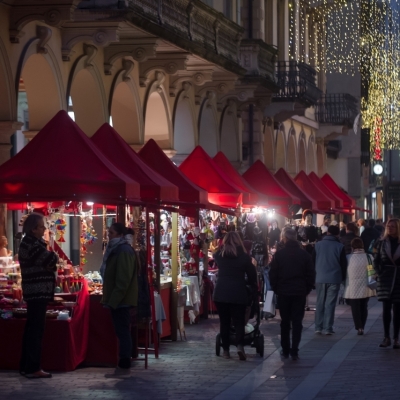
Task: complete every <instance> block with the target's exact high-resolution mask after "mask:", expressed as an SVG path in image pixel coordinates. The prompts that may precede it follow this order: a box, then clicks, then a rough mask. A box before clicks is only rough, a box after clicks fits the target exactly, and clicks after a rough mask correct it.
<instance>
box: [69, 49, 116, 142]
mask: <svg viewBox="0 0 400 400" xmlns="http://www.w3.org/2000/svg"><path fill="white" fill-rule="evenodd" d="M83 51H84V53H85V54H83V55H81V56H80V57H78V58H77V60H76V61H75V63H74V65H73V67H72V69H71V73H70V76H69V80H68V87H67V101H68V104H69V110H70V109H71V108H70V107H72V109H73V115H74V119H75V122H76V123H77V124H78V125H79V127H80V128H81V129H82V130H83V131H84V132H85V133H86V135H88V136H89V137H90V136H92V135H93V134H94V133H95V132H96V131H97V129H99V128H100V126H101V125H102V124H104V123H105V122H108V121H109V115H108V110H107V101H106V93H105V90H104V86H103V82H102V79H101V74H100V71H99V69H98V68H97V67H96V65H95V63H92V60H93V58H94V57H95V56H96V53H97V49H96V47H95V46H92V45H86V44H83ZM70 115H71V114H70Z"/></svg>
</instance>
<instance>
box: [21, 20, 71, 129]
mask: <svg viewBox="0 0 400 400" xmlns="http://www.w3.org/2000/svg"><path fill="white" fill-rule="evenodd" d="M42 28H46V27H42ZM47 29H49V28H47ZM38 41H39V39H38V38H33V39H31V40H30V41H28V43H27V44H26V45H25V47H24V49H23V51H22V53H21V56H20V59H19V62H18V67H17V73H16V77H15V79H16V80H15V92H16V93H18V91H19V85H20V80H21V79H22V81H23V83H24V86H25V90H26V97H27V103H28V112H29V130H31V131H38V130H40V129H42V128H43V126H44V125H46V124H47V122H49V120H50V119H51V118H53V117H54V115H55V114H56V113H57V112H58V111H60V110H62V109H66V101H65V91H64V86H63V83H62V75H61V71H60V68H59V65H58V63H57V58H56V56H55V54H54V52H53V50H52V48H51V47H50V46H49V45H48V44H46V45H44V47H42V48H41V49H40V53H38V49H37V42H38Z"/></svg>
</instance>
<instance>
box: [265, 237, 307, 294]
mask: <svg viewBox="0 0 400 400" xmlns="http://www.w3.org/2000/svg"><path fill="white" fill-rule="evenodd" d="M269 281H270V283H271V286H272V290H273V291H274V292H275V293H277V294H278V296H279V295H284V296H307V295H308V294H309V293H310V292H311V290H312V288H313V287H314V283H315V268H314V263H313V260H312V257H311V256H310V254H308V253H307V251H305V250H303V249H302V248H301V247H300V245H299V243H298V242H297V241H292V240H291V241H288V242H286V244H285V247H284V248H283V249H282V250H279V251H277V252H276V253H275V255H274V257H273V259H272V261H271V264H270V270H269Z"/></svg>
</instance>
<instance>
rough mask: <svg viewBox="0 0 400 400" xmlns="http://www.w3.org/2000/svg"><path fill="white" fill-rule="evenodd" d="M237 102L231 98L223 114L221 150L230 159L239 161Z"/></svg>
mask: <svg viewBox="0 0 400 400" xmlns="http://www.w3.org/2000/svg"><path fill="white" fill-rule="evenodd" d="M238 128H239V126H238V118H237V106H236V102H235V101H233V100H229V101H228V104H227V105H226V107H225V108H224V110H223V112H222V115H221V151H222V152H223V153H224V154H225V156H226V157H227V158H228V160H229V161H233V162H234V161H239V157H240V156H239V155H240V152H239V130H238Z"/></svg>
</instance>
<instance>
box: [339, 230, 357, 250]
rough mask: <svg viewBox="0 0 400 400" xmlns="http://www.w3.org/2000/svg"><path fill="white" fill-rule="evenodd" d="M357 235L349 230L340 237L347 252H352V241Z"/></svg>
mask: <svg viewBox="0 0 400 400" xmlns="http://www.w3.org/2000/svg"><path fill="white" fill-rule="evenodd" d="M356 237H358V236H357V235H356V234H355V233H354V232H347V233H346V234H345V235H344V236H342V237H341V238H340V243H342V244H343V246H344V250H345V252H346V254H351V251H352V248H351V241H352V240H353V239H354V238H356Z"/></svg>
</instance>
